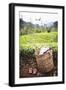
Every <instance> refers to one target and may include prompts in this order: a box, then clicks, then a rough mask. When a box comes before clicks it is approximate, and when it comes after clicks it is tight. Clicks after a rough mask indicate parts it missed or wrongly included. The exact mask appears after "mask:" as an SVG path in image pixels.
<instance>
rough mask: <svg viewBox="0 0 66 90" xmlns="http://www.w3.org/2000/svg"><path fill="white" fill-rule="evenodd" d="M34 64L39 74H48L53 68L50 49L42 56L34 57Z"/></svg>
mask: <svg viewBox="0 0 66 90" xmlns="http://www.w3.org/2000/svg"><path fill="white" fill-rule="evenodd" d="M36 62H37V67H38V70H39V71H40V72H41V73H47V72H50V71H51V70H52V69H53V68H54V63H53V55H52V49H48V50H47V51H46V52H44V53H43V54H42V55H39V54H38V55H36Z"/></svg>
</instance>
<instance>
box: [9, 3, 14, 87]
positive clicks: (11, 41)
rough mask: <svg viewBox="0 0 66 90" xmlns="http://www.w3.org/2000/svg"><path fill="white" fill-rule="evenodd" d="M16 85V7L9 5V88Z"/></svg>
mask: <svg viewBox="0 0 66 90" xmlns="http://www.w3.org/2000/svg"><path fill="white" fill-rule="evenodd" d="M13 85H14V6H13V4H9V86H13Z"/></svg>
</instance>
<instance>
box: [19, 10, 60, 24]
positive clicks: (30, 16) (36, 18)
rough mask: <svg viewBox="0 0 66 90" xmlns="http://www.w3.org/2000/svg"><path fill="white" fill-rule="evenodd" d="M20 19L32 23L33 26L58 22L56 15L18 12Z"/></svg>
mask: <svg viewBox="0 0 66 90" xmlns="http://www.w3.org/2000/svg"><path fill="white" fill-rule="evenodd" d="M20 18H22V19H23V20H24V21H26V22H32V23H33V24H46V23H49V22H54V21H58V15H57V14H56V13H54V14H53V13H50V12H49V13H46V12H45V13H30V12H20Z"/></svg>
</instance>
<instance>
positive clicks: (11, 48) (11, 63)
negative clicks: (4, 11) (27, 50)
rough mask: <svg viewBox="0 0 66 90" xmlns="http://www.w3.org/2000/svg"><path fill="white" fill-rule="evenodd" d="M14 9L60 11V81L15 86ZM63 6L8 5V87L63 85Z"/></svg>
mask: <svg viewBox="0 0 66 90" xmlns="http://www.w3.org/2000/svg"><path fill="white" fill-rule="evenodd" d="M15 7H35V8H51V9H52V8H53V9H61V10H62V30H63V31H62V60H63V61H62V81H57V82H56V81H55V82H54V81H53V82H37V83H36V82H35V83H24V84H23V83H20V84H15ZM64 17H65V16H64V6H54V5H38V4H20V3H10V4H9V86H12V87H14V86H32V85H49V84H63V83H64V77H65V76H64V74H65V72H64V66H65V65H64V48H65V46H64Z"/></svg>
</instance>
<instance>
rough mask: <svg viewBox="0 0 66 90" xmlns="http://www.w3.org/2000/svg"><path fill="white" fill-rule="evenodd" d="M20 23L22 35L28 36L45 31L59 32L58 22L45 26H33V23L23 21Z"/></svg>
mask: <svg viewBox="0 0 66 90" xmlns="http://www.w3.org/2000/svg"><path fill="white" fill-rule="evenodd" d="M19 22H20V24H19V25H20V33H22V34H28V33H33V32H38V33H39V32H45V31H48V30H49V31H57V29H58V21H55V22H49V23H47V24H44V25H39V24H33V23H31V22H26V21H24V20H23V19H20V20H19Z"/></svg>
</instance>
